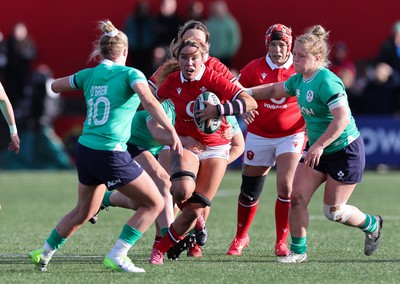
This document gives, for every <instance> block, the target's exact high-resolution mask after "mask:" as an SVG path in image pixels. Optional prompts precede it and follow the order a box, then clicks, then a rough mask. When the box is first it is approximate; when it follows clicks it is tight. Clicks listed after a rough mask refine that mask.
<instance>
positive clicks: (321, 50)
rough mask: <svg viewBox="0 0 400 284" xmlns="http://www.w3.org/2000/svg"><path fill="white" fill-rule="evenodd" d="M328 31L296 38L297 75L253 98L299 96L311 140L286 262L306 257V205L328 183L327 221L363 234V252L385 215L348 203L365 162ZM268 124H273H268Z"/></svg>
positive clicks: (297, 183) (299, 173) (372, 245)
mask: <svg viewBox="0 0 400 284" xmlns="http://www.w3.org/2000/svg"><path fill="white" fill-rule="evenodd" d="M328 34H329V32H327V31H325V29H324V28H323V27H322V26H319V25H317V26H315V27H314V28H313V30H312V31H311V32H310V33H306V34H303V35H301V36H299V37H297V38H296V41H295V44H294V49H293V57H294V59H293V64H294V67H295V71H296V72H297V74H295V75H293V76H292V77H290V78H289V79H288V80H287V81H285V82H280V83H273V84H266V85H263V86H258V87H254V88H252V89H251V91H250V92H252V93H253V97H254V98H255V99H267V98H282V97H289V96H296V98H297V100H298V105H299V108H300V111H301V113H302V115H303V117H304V119H305V122H306V129H307V131H306V132H307V135H308V139H309V143H308V145H307V146H306V149H305V150H304V153H303V156H302V158H301V160H300V163H299V164H298V166H297V169H296V174H295V178H294V181H293V193H292V200H291V210H290V218H289V219H290V231H291V236H292V242H291V246H290V248H291V253H290V254H289V255H288V256H285V257H281V258H279V259H278V261H279V262H282V263H298V262H304V261H307V254H306V250H307V237H306V230H307V226H308V223H309V219H308V211H307V205H308V203H309V202H310V200H311V198H312V196H313V194H314V193H315V191H316V190H317V189H318V188H319V186H320V185H322V184H323V183H325V189H324V200H323V208H324V213H325V216H326V218H327V219H328V220H331V221H334V222H338V223H341V224H344V225H347V226H350V227H358V228H360V229H361V230H362V231H363V232H364V233H365V242H364V254H365V255H367V256H369V255H371V254H372V253H374V252H375V250H376V249H377V248H378V246H379V243H380V235H381V229H382V224H383V219H382V217H380V216H379V215H376V216H373V215H370V214H365V213H363V212H361V211H360V210H359V209H358V208H357V207H355V206H353V205H349V204H347V201H348V200H349V198H350V196H351V194H352V192H353V191H354V189H355V187H356V185H357V183H359V182H361V179H362V175H363V171H364V166H365V150H364V143H363V140H362V138H361V136H360V132H359V131H358V129H357V126H356V123H355V120H354V118H353V116H352V114H351V111H350V108H349V105H348V99H347V94H346V90H345V87H344V85H343V83H342V81H341V80H340V79H339V78H338V77H337V76H336V75H335V74H333V73H332V72H331V71H330V70H328V69H327V66H328V64H329V61H328V54H329V47H328V43H327V38H328ZM266 123H274V122H273V121H271V122H266Z"/></svg>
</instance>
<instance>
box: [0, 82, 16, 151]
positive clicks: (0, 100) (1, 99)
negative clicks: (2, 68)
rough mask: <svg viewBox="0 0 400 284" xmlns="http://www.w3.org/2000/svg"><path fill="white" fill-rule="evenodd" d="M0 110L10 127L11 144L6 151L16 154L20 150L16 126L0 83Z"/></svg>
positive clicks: (11, 109)
mask: <svg viewBox="0 0 400 284" xmlns="http://www.w3.org/2000/svg"><path fill="white" fill-rule="evenodd" d="M0 109H1V112H2V113H3V115H4V118H5V119H6V121H7V124H8V126H9V127H10V138H11V142H10V143H9V144H8V150H9V151H14V152H15V153H17V154H18V152H19V149H20V145H19V143H20V141H19V136H18V132H17V125H16V123H15V117H14V110H13V108H12V105H11V103H10V100H9V99H8V96H7V94H6V91H5V90H4V88H3V85H2V84H1V83H0Z"/></svg>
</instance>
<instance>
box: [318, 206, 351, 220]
mask: <svg viewBox="0 0 400 284" xmlns="http://www.w3.org/2000/svg"><path fill="white" fill-rule="evenodd" d="M352 211H353V209H352V207H351V206H350V205H347V204H345V203H344V204H339V205H333V206H332V205H327V204H324V214H325V217H326V218H327V219H328V220H331V221H334V222H339V223H342V224H343V223H346V222H347V220H348V219H349V218H350V215H351V213H352Z"/></svg>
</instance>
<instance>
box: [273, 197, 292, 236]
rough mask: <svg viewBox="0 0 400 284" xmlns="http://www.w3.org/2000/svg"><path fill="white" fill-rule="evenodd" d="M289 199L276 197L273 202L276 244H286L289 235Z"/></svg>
mask: <svg viewBox="0 0 400 284" xmlns="http://www.w3.org/2000/svg"><path fill="white" fill-rule="evenodd" d="M289 209H290V198H281V197H279V196H278V198H277V199H276V202H275V225H276V243H279V242H282V243H286V240H287V237H288V235H289Z"/></svg>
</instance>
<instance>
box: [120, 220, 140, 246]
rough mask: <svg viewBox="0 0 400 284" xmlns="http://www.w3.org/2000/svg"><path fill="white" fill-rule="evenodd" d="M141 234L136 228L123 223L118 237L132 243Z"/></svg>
mask: <svg viewBox="0 0 400 284" xmlns="http://www.w3.org/2000/svg"><path fill="white" fill-rule="evenodd" d="M141 236H142V233H141V232H139V231H138V230H136V229H135V228H134V227H131V226H129V225H126V224H125V225H124V227H123V228H122V232H121V234H120V235H119V238H120V239H122V240H124V241H125V242H127V243H128V244H130V245H133V244H134V243H136V241H137V240H138V239H140V237H141Z"/></svg>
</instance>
